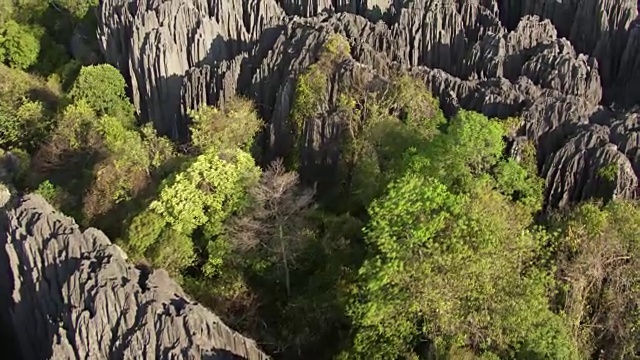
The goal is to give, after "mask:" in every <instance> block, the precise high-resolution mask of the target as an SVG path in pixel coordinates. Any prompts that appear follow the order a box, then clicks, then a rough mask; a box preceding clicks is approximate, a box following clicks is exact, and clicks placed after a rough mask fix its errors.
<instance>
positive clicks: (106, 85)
mask: <svg viewBox="0 0 640 360" xmlns="http://www.w3.org/2000/svg"><path fill="white" fill-rule="evenodd" d="M126 86H127V85H126V82H125V80H124V78H123V77H122V75H121V74H120V72H119V71H118V69H116V68H114V67H113V66H111V65H108V64H102V65H92V66H85V67H83V68H82V69H81V70H80V74H79V75H78V78H77V79H76V80H75V82H74V83H73V85H72V86H71V90H70V91H69V97H70V98H71V99H72V100H74V101H77V100H80V99H84V100H85V101H86V102H87V104H89V106H90V107H91V108H92V109H93V110H94V111H96V113H97V114H98V115H114V116H118V117H123V116H124V117H130V116H131V114H132V112H133V108H132V106H131V104H130V103H129V100H128V99H127V95H126V91H125V89H126Z"/></svg>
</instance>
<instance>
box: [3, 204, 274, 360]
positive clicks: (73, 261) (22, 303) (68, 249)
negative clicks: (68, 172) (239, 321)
mask: <svg viewBox="0 0 640 360" xmlns="http://www.w3.org/2000/svg"><path fill="white" fill-rule="evenodd" d="M0 243H1V244H2V250H1V251H0V266H1V267H2V271H1V272H0V273H1V274H2V278H0V287H1V289H0V309H1V312H0V314H1V315H0V320H1V321H2V324H1V327H0V328H1V329H2V331H4V332H7V333H6V334H2V335H3V336H2V341H4V344H3V358H6V359H23V360H31V359H34V360H35V359H176V360H177V359H198V360H199V359H210V360H213V359H220V360H222V359H224V360H239V359H255V360H266V359H268V357H267V356H266V355H265V354H263V353H262V352H261V351H260V350H259V349H258V348H257V346H256V344H255V342H253V341H252V340H249V339H246V338H244V337H243V336H242V335H240V334H238V333H236V332H234V331H233V330H231V329H229V328H228V327H227V326H226V325H225V324H223V323H222V321H221V320H220V319H219V318H218V317H217V316H216V315H214V314H212V313H211V312H210V311H209V310H207V309H206V308H204V307H202V306H201V305H198V304H196V303H194V302H192V301H191V300H189V299H188V298H187V297H186V296H185V295H184V293H183V292H182V290H181V289H180V287H179V286H178V285H177V284H176V283H175V282H174V281H173V280H171V279H170V278H169V276H168V274H167V273H166V272H165V271H164V270H157V271H153V272H149V271H146V270H144V269H142V270H139V269H136V268H134V267H133V266H132V265H131V264H129V263H127V261H126V260H125V259H126V255H124V253H123V252H122V250H120V249H119V248H118V247H117V246H116V245H113V244H112V243H111V242H110V241H109V239H107V238H106V236H105V235H104V234H103V233H102V232H100V231H99V230H96V229H92V228H90V229H87V230H85V231H81V230H80V229H79V228H78V226H77V225H76V224H75V223H74V221H73V219H70V218H68V217H65V216H64V215H62V214H60V213H57V212H56V211H54V210H53V208H51V206H50V205H49V204H47V203H46V202H45V201H44V200H43V199H42V198H40V197H39V196H34V195H29V196H25V197H23V198H18V199H14V200H12V201H11V202H10V203H8V204H7V205H6V207H5V208H4V209H2V208H0Z"/></svg>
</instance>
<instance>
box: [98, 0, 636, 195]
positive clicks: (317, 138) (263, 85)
mask: <svg viewBox="0 0 640 360" xmlns="http://www.w3.org/2000/svg"><path fill="white" fill-rule="evenodd" d="M99 11H100V12H99V15H100V16H99V20H100V21H99V23H100V24H99V35H100V39H101V43H102V48H103V52H104V53H105V57H106V58H107V60H108V61H109V62H111V63H113V64H114V65H116V66H118V67H119V68H120V70H121V71H122V72H123V73H125V75H127V76H128V77H129V78H130V83H131V88H132V97H133V99H134V102H135V105H136V107H137V109H138V112H139V114H140V115H141V117H142V118H144V119H148V120H151V121H153V122H154V124H155V126H156V128H157V129H159V130H160V131H161V132H162V133H165V134H168V135H170V136H172V137H174V138H175V139H179V140H185V139H187V138H188V116H187V113H188V111H189V110H190V109H193V108H198V107H199V106H202V105H203V104H215V105H219V106H223V105H224V102H225V100H226V99H228V98H229V97H230V96H232V95H234V94H241V95H245V96H248V97H250V98H252V99H253V100H254V101H255V103H256V105H257V107H258V110H259V112H260V114H261V116H262V117H263V118H264V120H265V122H266V123H267V125H268V126H267V131H266V132H265V134H263V137H262V143H263V146H264V148H265V150H266V151H265V153H266V154H268V156H281V155H283V154H286V153H287V152H288V151H290V149H291V148H292V147H293V143H292V141H293V139H292V138H291V136H290V134H289V133H290V132H289V131H288V129H289V127H290V119H289V113H290V110H291V106H292V104H293V103H294V101H295V91H294V90H295V84H296V80H297V77H298V75H299V74H300V73H301V72H303V71H304V70H305V69H306V68H307V67H308V66H309V65H310V64H312V63H314V62H315V61H317V57H318V53H319V51H320V49H321V48H322V44H323V42H324V41H326V39H327V38H328V37H329V36H331V34H333V33H338V34H341V35H342V36H344V37H345V38H346V39H348V40H349V42H350V44H351V56H352V62H351V63H350V65H345V67H342V70H340V71H344V70H345V69H347V72H348V71H351V70H353V69H357V68H359V67H358V66H364V67H368V68H372V69H375V71H377V72H380V71H384V70H385V69H390V68H395V67H400V68H403V69H406V70H408V71H410V72H411V73H412V74H413V75H414V76H417V77H420V78H421V79H423V80H424V81H425V83H426V84H427V85H428V87H429V88H430V89H431V90H432V91H433V92H434V94H435V95H437V96H438V97H439V98H440V101H441V105H442V107H443V108H444V109H445V110H446V113H447V114H453V113H455V109H456V108H457V107H462V108H466V109H471V110H476V111H480V112H482V113H484V114H485V115H487V116H491V117H500V118H505V117H509V116H520V117H521V118H522V119H523V123H522V127H521V128H520V129H518V131H517V133H516V134H514V136H515V138H517V139H520V140H522V139H524V138H526V139H527V141H531V142H533V143H534V144H535V145H536V146H537V149H538V165H539V170H540V173H541V175H542V176H543V177H544V178H545V179H546V181H547V188H546V193H547V200H548V201H547V202H548V205H550V206H564V205H567V204H569V203H570V202H572V201H576V200H582V199H586V198H589V197H593V196H596V197H604V198H610V197H614V196H617V197H635V196H636V193H637V191H636V190H637V186H638V184H637V183H638V180H637V176H638V174H639V173H638V170H639V169H638V150H637V149H638V145H637V136H636V135H635V134H636V133H637V130H636V128H635V125H634V124H636V122H637V114H636V113H635V112H631V111H630V107H631V106H632V105H633V104H635V103H636V102H638V101H640V65H638V61H640V60H638V59H640V27H637V26H635V24H636V23H637V22H638V20H636V16H637V14H636V9H635V1H634V0H623V1H618V0H616V1H614V0H586V1H578V0H562V1H558V0H543V1H539V0H526V1H520V0H518V1H516V0H458V1H451V0H427V1H402V0H393V1H392V0H386V1H385V0H382V1H379V0H376V1H364V0H339V1H306V0H304V1H303V0H253V1H244V2H243V1H240V0H231V1H226V0H197V1H195V2H191V1H185V0H152V1H140V0H135V1H127V0H105V1H103V2H101V5H100V9H99ZM358 64H359V65H358ZM349 69H351V70H349ZM331 79H332V82H333V83H332V85H331V86H329V87H328V90H327V91H333V92H335V89H337V88H338V87H339V83H338V82H339V81H344V79H345V76H342V75H340V74H339V73H334V74H332V75H331ZM325 95H326V96H325V98H327V99H331V96H333V95H335V94H333V95H332V94H325ZM612 109H615V110H612ZM339 122H340V119H338V118H336V117H335V116H333V115H331V114H329V113H326V114H324V115H323V116H320V117H319V118H318V119H308V120H307V124H305V128H306V129H308V130H311V129H315V130H313V131H312V132H313V133H314V134H315V135H314V137H313V138H312V139H311V141H308V140H310V139H309V138H305V139H306V140H304V141H305V142H304V144H302V145H301V156H311V155H309V154H316V155H313V156H318V157H319V158H304V159H301V160H303V161H302V163H303V164H302V167H301V169H300V170H301V171H302V172H305V171H309V172H312V173H313V172H321V173H330V172H326V171H325V170H322V171H314V169H309V168H308V167H314V166H319V165H318V164H320V165H321V166H325V165H326V164H327V163H332V162H335V159H336V157H337V156H339V145H336V144H335V141H336V140H335V136H333V135H331V132H332V131H337V130H336V129H337V128H338V127H339V126H338V125H337V124H339ZM314 124H315V125H314ZM318 126H319V127H318ZM319 134H323V135H319ZM515 138H514V139H515ZM520 140H518V141H520ZM330 149H333V150H330ZM328 159H333V160H330V161H329V160H328ZM613 162H615V163H616V164H618V165H619V166H618V171H617V175H616V176H614V178H612V179H609V180H606V179H603V178H602V177H601V176H599V175H598V174H599V173H601V172H602V171H601V170H600V169H601V168H603V167H607V166H609V164H611V163H613ZM316 170H317V169H316ZM565 172H570V174H565Z"/></svg>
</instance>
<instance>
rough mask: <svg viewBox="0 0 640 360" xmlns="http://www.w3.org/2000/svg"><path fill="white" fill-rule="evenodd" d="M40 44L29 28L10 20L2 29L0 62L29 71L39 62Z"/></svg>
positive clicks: (0, 35) (0, 34)
mask: <svg viewBox="0 0 640 360" xmlns="http://www.w3.org/2000/svg"><path fill="white" fill-rule="evenodd" d="M39 53H40V42H39V40H38V38H37V37H36V36H35V35H34V34H33V31H31V30H30V29H29V28H28V27H26V26H24V25H21V24H18V23H17V22H15V21H13V20H9V21H7V22H5V23H4V25H2V27H0V61H2V62H4V63H6V64H7V65H9V66H11V67H13V68H17V69H27V68H29V67H31V66H32V65H33V64H35V62H36V61H37V60H38V54H39Z"/></svg>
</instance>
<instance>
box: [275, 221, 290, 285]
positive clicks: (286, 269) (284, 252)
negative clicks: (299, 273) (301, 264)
mask: <svg viewBox="0 0 640 360" xmlns="http://www.w3.org/2000/svg"><path fill="white" fill-rule="evenodd" d="M278 237H279V238H280V252H281V256H282V264H283V265H284V283H285V286H286V288H287V297H289V296H290V295H291V284H290V282H289V264H288V263H287V250H286V248H285V246H284V238H283V237H284V236H283V234H282V225H278Z"/></svg>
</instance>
